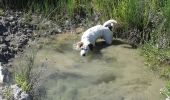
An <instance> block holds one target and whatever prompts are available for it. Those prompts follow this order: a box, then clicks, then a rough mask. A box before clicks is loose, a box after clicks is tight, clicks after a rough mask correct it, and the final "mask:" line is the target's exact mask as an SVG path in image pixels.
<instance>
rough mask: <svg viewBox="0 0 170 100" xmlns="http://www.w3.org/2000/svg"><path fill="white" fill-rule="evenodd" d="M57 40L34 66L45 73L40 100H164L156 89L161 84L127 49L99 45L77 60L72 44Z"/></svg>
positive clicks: (42, 51)
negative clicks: (42, 94)
mask: <svg viewBox="0 0 170 100" xmlns="http://www.w3.org/2000/svg"><path fill="white" fill-rule="evenodd" d="M61 37H62V36H61ZM59 38H60V37H58V38H55V39H53V40H50V41H53V42H50V43H48V45H45V46H44V47H43V48H42V49H40V50H39V51H38V52H37V55H36V59H35V63H36V64H37V65H41V67H42V68H43V69H44V70H45V71H44V73H43V74H42V75H41V76H42V77H43V82H42V86H43V87H44V90H45V91H46V92H45V94H46V95H45V97H43V98H42V99H43V100H163V97H161V95H160V94H159V89H160V88H161V87H163V85H164V83H163V82H162V80H160V79H159V77H157V76H156V75H154V74H153V73H152V72H151V71H149V69H147V68H146V67H145V66H144V64H143V61H142V58H141V57H140V56H139V55H138V52H137V50H135V49H131V48H130V46H129V45H127V44H123V42H121V41H116V40H115V41H113V45H111V46H106V45H105V44H104V43H103V42H98V44H97V46H96V49H95V50H94V52H93V53H90V55H89V56H87V57H80V56H79V52H77V51H74V50H73V49H72V44H73V43H75V40H68V41H69V42H68V41H65V39H61V40H62V41H60V40H57V39H59ZM63 40H64V41H63ZM66 40H67V39H66ZM58 42H62V43H61V44H59V43H58ZM36 70H37V69H36Z"/></svg>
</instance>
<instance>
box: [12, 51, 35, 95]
mask: <svg viewBox="0 0 170 100" xmlns="http://www.w3.org/2000/svg"><path fill="white" fill-rule="evenodd" d="M34 59H35V53H30V54H29V55H27V56H26V57H25V58H24V61H23V62H20V64H19V66H20V67H19V68H16V69H15V73H14V81H15V83H16V84H17V85H19V87H21V89H22V90H23V91H25V92H30V90H31V89H32V87H33V85H34V83H32V82H33V81H32V79H33V78H34V77H35V76H32V74H33V73H32V69H33V68H34V67H35V66H34Z"/></svg>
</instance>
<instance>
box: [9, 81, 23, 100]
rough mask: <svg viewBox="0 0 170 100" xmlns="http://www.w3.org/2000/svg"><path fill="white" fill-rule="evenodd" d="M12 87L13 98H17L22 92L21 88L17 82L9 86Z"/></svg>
mask: <svg viewBox="0 0 170 100" xmlns="http://www.w3.org/2000/svg"><path fill="white" fill-rule="evenodd" d="M11 89H12V95H13V97H14V100H18V98H19V97H20V95H21V93H22V89H21V88H19V87H18V86H17V84H15V85H12V86H11Z"/></svg>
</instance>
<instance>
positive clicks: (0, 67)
mask: <svg viewBox="0 0 170 100" xmlns="http://www.w3.org/2000/svg"><path fill="white" fill-rule="evenodd" d="M2 70H3V67H2V66H1V65H0V84H2V83H4V75H3V72H2ZM0 100H1V99H0Z"/></svg>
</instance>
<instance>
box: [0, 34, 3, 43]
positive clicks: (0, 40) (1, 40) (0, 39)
mask: <svg viewBox="0 0 170 100" xmlns="http://www.w3.org/2000/svg"><path fill="white" fill-rule="evenodd" d="M2 43H4V37H3V36H0V44H2Z"/></svg>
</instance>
